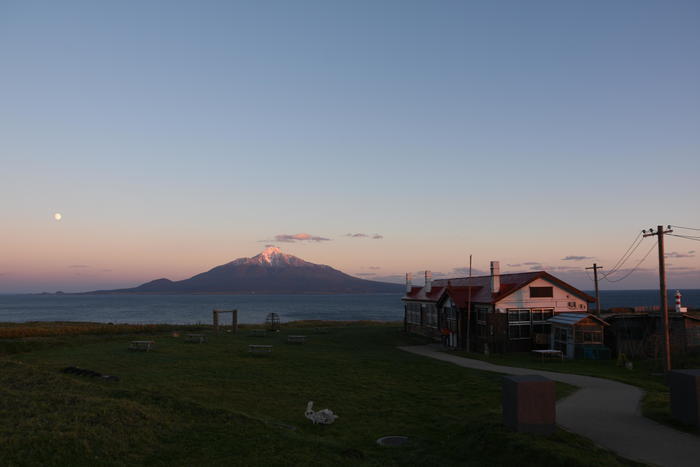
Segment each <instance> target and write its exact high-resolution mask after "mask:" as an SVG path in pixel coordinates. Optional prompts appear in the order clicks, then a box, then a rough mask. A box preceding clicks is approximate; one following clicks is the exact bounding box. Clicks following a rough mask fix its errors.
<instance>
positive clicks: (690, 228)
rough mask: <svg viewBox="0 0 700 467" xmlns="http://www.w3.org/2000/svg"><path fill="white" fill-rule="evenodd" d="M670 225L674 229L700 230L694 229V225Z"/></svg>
mask: <svg viewBox="0 0 700 467" xmlns="http://www.w3.org/2000/svg"><path fill="white" fill-rule="evenodd" d="M671 227H673V228H675V229H685V230H697V231H700V229H696V228H694V227H681V226H680V225H672V226H671Z"/></svg>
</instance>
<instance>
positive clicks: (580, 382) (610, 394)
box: [399, 345, 700, 467]
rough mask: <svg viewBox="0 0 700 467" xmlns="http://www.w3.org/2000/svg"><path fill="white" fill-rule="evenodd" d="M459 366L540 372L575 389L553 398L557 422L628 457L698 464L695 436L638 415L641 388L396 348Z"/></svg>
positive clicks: (426, 348) (423, 348) (434, 348)
mask: <svg viewBox="0 0 700 467" xmlns="http://www.w3.org/2000/svg"><path fill="white" fill-rule="evenodd" d="M399 348H400V349H401V350H405V351H407V352H411V353H414V354H418V355H423V356H425V357H430V358H435V359H437V360H442V361H445V362H450V363H454V364H455V365H459V366H463V367H465V368H474V369H477V370H485V371H493V372H497V373H506V374H510V375H535V374H536V375H542V376H546V377H547V378H550V379H552V380H554V381H560V382H562V383H567V384H571V385H572V386H577V387H579V388H580V389H579V390H578V391H576V392H575V393H573V394H572V395H570V396H568V397H566V398H564V399H562V400H560V401H559V402H557V423H558V424H559V425H560V426H562V427H564V428H566V429H567V430H569V431H572V432H575V433H578V434H580V435H583V436H585V437H586V438H589V439H591V440H593V441H594V442H595V443H597V444H598V445H600V446H603V447H605V448H607V449H610V450H612V451H615V452H616V453H618V454H619V455H621V456H623V457H626V458H628V459H633V460H636V461H638V462H644V463H647V464H656V465H662V466H669V467H671V466H673V467H676V466H678V467H685V466H688V467H698V466H700V438H699V437H697V436H694V435H691V434H688V433H684V432H682V431H678V430H674V429H673V428H668V427H666V426H664V425H661V424H659V423H656V422H654V421H652V420H649V419H648V418H645V417H644V416H642V414H641V410H640V404H639V403H640V401H641V399H642V396H643V395H644V391H642V390H641V389H639V388H637V387H634V386H630V385H628V384H623V383H618V382H616V381H611V380H608V379H601V378H593V377H590V376H580V375H572V374H565V373H555V372H552V371H543V370H532V369H528V368H514V367H509V366H500V365H493V364H491V363H488V362H483V361H481V360H472V359H469V358H464V357H458V356H456V355H451V354H448V353H445V352H441V350H442V347H441V346H439V345H420V346H411V347H399Z"/></svg>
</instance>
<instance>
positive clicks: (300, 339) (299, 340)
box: [287, 335, 306, 344]
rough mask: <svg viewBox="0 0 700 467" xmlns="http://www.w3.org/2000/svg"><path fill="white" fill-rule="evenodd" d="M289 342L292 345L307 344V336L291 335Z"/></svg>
mask: <svg viewBox="0 0 700 467" xmlns="http://www.w3.org/2000/svg"><path fill="white" fill-rule="evenodd" d="M287 342H289V343H290V344H303V343H304V342H306V336H299V335H289V336H287Z"/></svg>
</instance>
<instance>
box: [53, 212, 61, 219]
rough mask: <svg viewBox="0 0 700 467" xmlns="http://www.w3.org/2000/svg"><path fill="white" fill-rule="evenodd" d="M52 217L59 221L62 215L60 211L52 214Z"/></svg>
mask: <svg viewBox="0 0 700 467" xmlns="http://www.w3.org/2000/svg"><path fill="white" fill-rule="evenodd" d="M53 218H54V219H56V220H57V221H60V220H61V219H63V215H62V214H61V213H60V212H57V213H55V214H54V215H53Z"/></svg>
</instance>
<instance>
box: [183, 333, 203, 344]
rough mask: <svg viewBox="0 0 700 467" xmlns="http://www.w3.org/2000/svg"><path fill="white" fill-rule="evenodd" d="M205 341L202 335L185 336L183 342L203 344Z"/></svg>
mask: <svg viewBox="0 0 700 467" xmlns="http://www.w3.org/2000/svg"><path fill="white" fill-rule="evenodd" d="M206 341H207V338H206V336H205V335H204V334H185V342H196V343H198V344H203V343H205V342H206Z"/></svg>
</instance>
